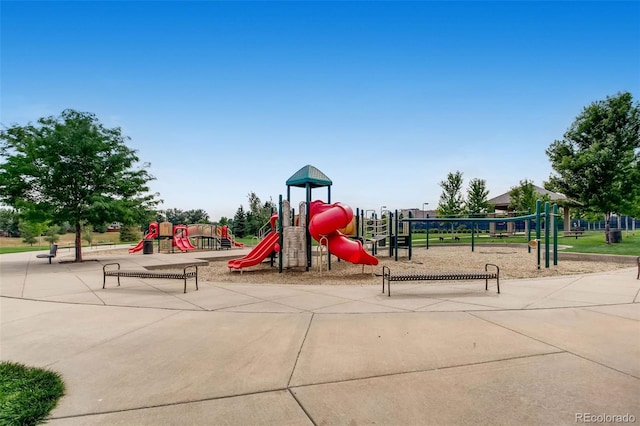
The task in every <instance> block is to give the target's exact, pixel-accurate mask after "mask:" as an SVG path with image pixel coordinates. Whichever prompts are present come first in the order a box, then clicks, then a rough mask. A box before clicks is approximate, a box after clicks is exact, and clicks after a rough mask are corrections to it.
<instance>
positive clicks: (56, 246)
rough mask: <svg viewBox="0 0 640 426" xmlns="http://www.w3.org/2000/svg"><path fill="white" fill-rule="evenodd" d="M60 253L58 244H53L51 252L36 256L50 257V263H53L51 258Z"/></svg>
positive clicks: (40, 257) (41, 257)
mask: <svg viewBox="0 0 640 426" xmlns="http://www.w3.org/2000/svg"><path fill="white" fill-rule="evenodd" d="M57 255H58V245H57V244H53V245H52V246H51V248H50V249H49V253H45V254H36V257H37V258H39V259H49V265H51V259H53V258H54V257H56V256H57Z"/></svg>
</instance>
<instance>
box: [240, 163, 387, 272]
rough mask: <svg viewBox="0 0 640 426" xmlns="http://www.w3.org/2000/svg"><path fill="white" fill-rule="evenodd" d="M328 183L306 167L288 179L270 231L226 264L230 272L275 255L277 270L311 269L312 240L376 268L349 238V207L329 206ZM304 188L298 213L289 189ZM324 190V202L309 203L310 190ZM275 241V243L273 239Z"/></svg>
mask: <svg viewBox="0 0 640 426" xmlns="http://www.w3.org/2000/svg"><path fill="white" fill-rule="evenodd" d="M331 184H332V182H331V180H330V179H329V178H328V177H327V176H326V175H324V173H322V172H321V171H319V170H318V169H316V168H315V167H313V166H309V165H307V166H305V167H303V168H302V169H300V170H299V171H298V172H296V173H295V174H294V175H293V176H292V177H291V178H289V179H288V180H287V199H286V200H284V199H283V197H282V195H280V198H279V208H278V213H277V214H274V215H272V217H271V220H270V225H271V230H270V232H269V233H268V234H266V236H265V237H264V238H263V240H262V241H261V242H260V243H259V244H258V245H257V246H256V247H255V248H254V249H253V250H252V251H251V252H250V253H249V254H248V255H247V256H245V257H244V258H241V259H234V260H231V261H229V262H228V267H229V269H230V270H241V269H242V268H245V267H248V266H253V265H256V264H258V263H260V262H262V261H264V260H265V259H266V258H267V257H269V256H270V257H271V263H272V265H273V262H274V257H275V255H276V254H277V255H278V271H279V272H282V270H283V268H294V267H304V268H305V269H306V270H307V271H308V270H309V268H310V267H311V266H312V238H313V239H315V240H316V241H317V242H318V243H319V247H320V248H321V249H322V248H326V250H327V251H328V252H329V253H331V254H332V255H334V256H336V257H337V258H338V259H341V260H345V261H347V262H351V263H355V264H362V265H372V266H373V265H377V264H378V259H377V258H376V257H374V256H373V255H371V254H369V253H367V252H366V250H365V248H364V246H363V244H362V241H361V240H359V239H357V238H356V239H352V238H350V235H349V234H347V233H350V232H352V229H353V226H354V225H353V221H354V214H353V210H352V209H351V207H349V206H346V205H343V204H340V203H333V204H332V203H331ZM292 186H294V187H304V188H305V189H306V195H307V197H306V198H307V199H306V201H305V202H301V203H300V204H299V210H298V212H299V214H298V215H296V214H295V211H294V210H293V209H292V208H291V204H290V199H291V197H290V196H291V193H290V188H291V187H292ZM317 187H327V188H328V196H327V202H326V203H325V202H324V201H321V200H315V201H311V189H312V188H317ZM276 239H277V240H276ZM330 268H331V257H330V256H327V269H330Z"/></svg>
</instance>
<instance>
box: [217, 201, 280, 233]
mask: <svg viewBox="0 0 640 426" xmlns="http://www.w3.org/2000/svg"><path fill="white" fill-rule="evenodd" d="M247 199H248V200H249V210H248V211H245V210H244V208H243V207H242V205H241V206H240V207H238V210H236V214H235V215H234V216H233V220H230V221H229V226H230V228H231V230H232V231H233V234H234V235H235V236H236V237H238V238H242V237H246V236H253V235H258V232H259V231H260V228H262V227H263V226H264V225H265V224H266V223H267V222H269V218H270V217H271V215H272V214H273V213H274V212H276V211H277V207H276V205H275V204H274V202H273V200H268V201H265V202H264V203H263V202H262V201H261V200H260V197H258V196H257V195H256V193H255V192H250V193H249V195H247Z"/></svg>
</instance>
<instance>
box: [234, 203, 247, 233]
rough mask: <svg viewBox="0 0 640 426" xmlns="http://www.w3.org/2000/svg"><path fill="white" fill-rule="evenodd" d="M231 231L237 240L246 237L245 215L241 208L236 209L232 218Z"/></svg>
mask: <svg viewBox="0 0 640 426" xmlns="http://www.w3.org/2000/svg"><path fill="white" fill-rule="evenodd" d="M231 230H232V231H233V233H234V235H235V236H236V237H238V238H242V237H244V236H245V235H247V215H246V213H245V212H244V208H243V207H242V206H240V207H238V210H236V214H235V216H233V227H232V229H231Z"/></svg>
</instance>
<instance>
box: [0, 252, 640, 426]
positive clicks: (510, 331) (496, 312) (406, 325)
mask: <svg viewBox="0 0 640 426" xmlns="http://www.w3.org/2000/svg"><path fill="white" fill-rule="evenodd" d="M244 252H245V251H241V250H234V251H231V252H216V253H206V254H205V255H206V256H207V257H210V256H228V255H233V256H234V257H238V256H241V255H242V254H243V253H244ZM35 254H36V253H23V254H15V255H2V256H0V268H1V270H0V279H1V283H0V296H1V297H0V309H1V314H0V320H1V325H0V332H1V334H0V343H1V346H0V358H1V359H2V360H11V361H18V362H23V363H26V364H28V365H34V366H40V367H48V368H51V369H53V370H55V371H58V372H60V373H61V374H62V376H63V378H64V380H65V383H66V385H67V392H66V396H65V397H64V398H63V399H62V400H61V401H60V403H59V404H58V407H56V409H55V410H54V411H53V412H52V415H51V420H50V421H49V423H50V424H54V425H55V424H65V425H66V424H70V425H73V424H78V425H86V424H127V425H129V424H237V425H248V424H274V425H281V424H316V425H319V424H331V425H333V424H345V425H347V424H348V425H351V424H371V423H376V424H384V425H395V424H397V425H423V424H434V425H442V424H474V425H475V424H492V425H493V424H505V425H512V424H575V423H576V420H578V423H579V422H580V420H589V419H591V420H592V421H591V422H593V421H594V419H595V420H598V419H597V418H595V417H593V418H592V417H590V416H607V415H608V416H617V415H619V416H623V415H629V416H634V418H635V419H636V421H640V303H638V302H639V300H640V297H639V296H638V294H639V291H640V281H639V280H636V279H635V278H636V271H637V270H636V269H635V268H627V269H621V270H617V271H614V272H608V273H600V274H589V275H581V276H564V277H555V278H547V279H527V280H504V281H502V282H501V291H502V293H501V294H500V295H498V294H496V293H495V288H491V287H490V291H488V292H485V291H484V289H483V288H482V287H483V285H479V284H478V283H477V282H476V283H470V284H455V285H447V284H444V283H442V284H440V283H439V284H437V285H433V284H424V285H423V284H415V283H414V284H404V285H402V284H394V295H393V296H392V297H391V298H388V297H386V296H384V295H382V294H381V288H380V286H379V285H375V286H334V285H332V286H315V285H304V284H301V285H264V284H261V285H248V284H229V283H224V284H223V283H216V282H200V283H199V284H200V290H199V291H194V290H195V289H194V288H193V284H192V283H189V284H188V290H187V293H186V294H183V293H182V284H177V283H179V282H178V281H175V280H152V279H145V280H140V279H135V278H127V279H123V284H122V286H121V287H115V279H113V280H114V281H113V282H110V281H108V282H107V288H106V289H102V265H103V264H104V263H107V262H112V261H117V262H120V263H122V264H123V268H125V267H126V268H131V267H146V268H154V267H158V266H163V265H165V266H166V265H168V264H173V265H177V264H185V263H193V262H195V261H199V260H198V259H200V258H202V257H203V254H202V253H189V254H173V255H161V254H154V255H144V256H143V255H132V256H127V255H115V254H114V255H113V256H101V257H100V258H99V259H98V260H97V261H87V262H85V263H83V264H74V263H60V261H61V260H62V261H64V260H65V258H64V253H62V254H61V256H62V257H61V258H58V259H55V260H54V263H53V264H52V265H49V264H48V263H47V262H46V261H43V259H36V258H35ZM59 256H60V255H59ZM85 256H86V258H87V259H90V258H91V256H90V251H89V250H87V251H86V252H85ZM627 418H628V417H627ZM603 420H619V419H618V418H616V417H608V418H604V417H603ZM610 423H611V422H610Z"/></svg>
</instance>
